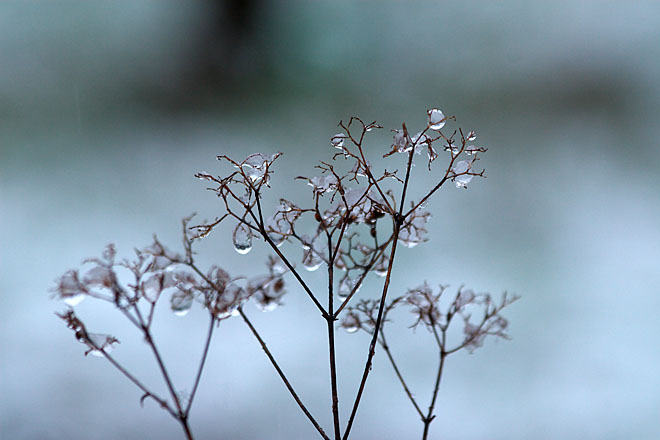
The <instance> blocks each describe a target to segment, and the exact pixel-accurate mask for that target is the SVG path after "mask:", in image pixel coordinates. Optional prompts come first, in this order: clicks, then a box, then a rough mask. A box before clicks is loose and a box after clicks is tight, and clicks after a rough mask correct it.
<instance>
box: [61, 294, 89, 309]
mask: <svg viewBox="0 0 660 440" xmlns="http://www.w3.org/2000/svg"><path fill="white" fill-rule="evenodd" d="M83 299H85V295H84V294H82V293H78V294H76V295H68V296H64V297H62V301H63V302H64V304H66V305H67V306H70V307H75V306H77V305H78V304H80V303H81V302H82V300H83Z"/></svg>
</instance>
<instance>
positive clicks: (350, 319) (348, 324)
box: [341, 312, 361, 333]
mask: <svg viewBox="0 0 660 440" xmlns="http://www.w3.org/2000/svg"><path fill="white" fill-rule="evenodd" d="M341 326H342V328H343V329H344V330H346V332H347V333H355V332H356V331H358V330H360V326H361V323H360V317H359V316H358V315H356V314H355V313H354V312H348V313H347V314H346V316H344V319H343V320H342V321H341Z"/></svg>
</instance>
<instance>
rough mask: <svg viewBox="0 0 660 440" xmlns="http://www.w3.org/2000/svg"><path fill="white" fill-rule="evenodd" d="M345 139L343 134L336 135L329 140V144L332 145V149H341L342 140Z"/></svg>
mask: <svg viewBox="0 0 660 440" xmlns="http://www.w3.org/2000/svg"><path fill="white" fill-rule="evenodd" d="M345 138H346V135H345V134H343V133H337V134H336V135H334V136H333V137H332V138H331V139H330V143H331V144H332V146H333V147H335V148H338V149H340V150H341V149H342V147H343V146H344V139H345Z"/></svg>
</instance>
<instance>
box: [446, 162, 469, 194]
mask: <svg viewBox="0 0 660 440" xmlns="http://www.w3.org/2000/svg"><path fill="white" fill-rule="evenodd" d="M471 166H472V163H470V162H468V161H466V160H462V161H460V162H458V163H457V164H456V165H454V166H453V167H452V168H451V171H452V172H453V173H454V174H461V175H460V176H455V177H454V183H456V188H467V185H468V183H470V181H471V180H472V177H473V176H471V175H469V174H463V173H467V172H468V171H469V170H470V167H471Z"/></svg>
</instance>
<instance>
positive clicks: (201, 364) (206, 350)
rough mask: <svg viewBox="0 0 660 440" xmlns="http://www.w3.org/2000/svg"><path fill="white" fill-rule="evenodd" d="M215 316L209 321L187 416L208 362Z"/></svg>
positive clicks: (187, 408) (187, 406)
mask: <svg viewBox="0 0 660 440" xmlns="http://www.w3.org/2000/svg"><path fill="white" fill-rule="evenodd" d="M215 323H216V320H215V317H214V316H213V314H211V319H210V323H209V330H208V332H207V334H206V342H205V343H204V350H203V351H202V359H201V360H200V361H199V368H198V369H197V376H195V383H194V385H193V387H192V391H191V392H190V398H189V399H188V404H187V405H186V410H185V411H184V414H185V416H186V417H188V415H189V414H190V407H191V406H192V403H193V399H194V398H195V393H196V392H197V387H198V386H199V381H200V380H201V378H202V371H203V370H204V364H205V363H206V357H207V355H208V353H209V346H210V344H211V338H212V337H213V329H214V328H215Z"/></svg>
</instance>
